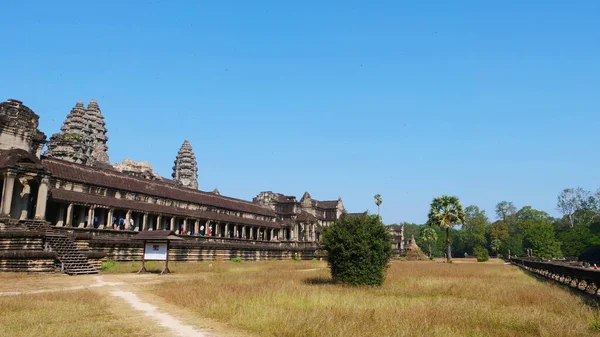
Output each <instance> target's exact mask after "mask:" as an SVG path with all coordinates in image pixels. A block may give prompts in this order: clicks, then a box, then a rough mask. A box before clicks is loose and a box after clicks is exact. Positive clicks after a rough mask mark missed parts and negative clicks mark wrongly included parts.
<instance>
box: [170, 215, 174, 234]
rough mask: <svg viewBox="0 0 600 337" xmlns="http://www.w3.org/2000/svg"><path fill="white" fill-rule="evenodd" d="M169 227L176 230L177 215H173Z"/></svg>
mask: <svg viewBox="0 0 600 337" xmlns="http://www.w3.org/2000/svg"><path fill="white" fill-rule="evenodd" d="M169 229H170V230H172V231H175V217H174V216H172V217H171V223H170V225H169Z"/></svg>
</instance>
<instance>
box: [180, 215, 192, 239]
mask: <svg viewBox="0 0 600 337" xmlns="http://www.w3.org/2000/svg"><path fill="white" fill-rule="evenodd" d="M181 234H187V235H189V234H190V231H189V228H188V221H187V218H185V219H183V233H181Z"/></svg>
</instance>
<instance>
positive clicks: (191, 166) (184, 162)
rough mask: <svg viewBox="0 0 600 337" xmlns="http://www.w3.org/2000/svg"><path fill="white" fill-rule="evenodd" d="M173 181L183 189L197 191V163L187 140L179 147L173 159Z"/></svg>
mask: <svg viewBox="0 0 600 337" xmlns="http://www.w3.org/2000/svg"><path fill="white" fill-rule="evenodd" d="M173 180H175V182H177V184H179V185H181V186H183V187H189V188H193V189H198V163H197V162H196V156H195V155H194V150H192V146H191V145H190V142H189V141H188V140H187V139H186V140H185V141H184V142H183V145H181V148H180V149H179V152H178V153H177V157H176V158H175V166H173Z"/></svg>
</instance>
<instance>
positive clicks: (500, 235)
mask: <svg viewBox="0 0 600 337" xmlns="http://www.w3.org/2000/svg"><path fill="white" fill-rule="evenodd" d="M508 236H509V234H508V224H507V223H506V221H504V220H498V221H496V222H494V223H492V224H491V225H490V237H491V238H492V240H493V239H498V240H505V239H506V238H508Z"/></svg>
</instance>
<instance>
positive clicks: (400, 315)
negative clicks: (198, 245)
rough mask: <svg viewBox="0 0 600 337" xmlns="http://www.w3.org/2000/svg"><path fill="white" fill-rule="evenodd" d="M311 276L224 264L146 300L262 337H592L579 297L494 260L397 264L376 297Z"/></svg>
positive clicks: (286, 266)
mask: <svg viewBox="0 0 600 337" xmlns="http://www.w3.org/2000/svg"><path fill="white" fill-rule="evenodd" d="M191 265H194V266H195V267H196V268H199V267H200V266H199V265H198V264H191ZM223 266H224V267H223ZM230 266H234V267H235V268H230ZM315 266H318V267H325V263H321V262H319V263H318V264H317V263H313V262H310V261H306V262H301V263H298V262H295V261H278V262H257V263H248V264H243V265H240V264H235V265H234V264H227V263H223V264H220V266H219V265H217V267H219V268H221V271H220V272H218V273H212V274H210V275H209V276H208V277H206V275H204V276H203V278H202V279H200V276H196V275H189V277H186V278H185V279H183V280H173V281H168V282H167V283H163V284H160V285H156V286H150V290H151V291H152V292H153V293H155V294H157V295H159V296H160V297H162V298H163V299H165V300H166V301H167V302H170V303H173V304H175V305H178V306H182V307H184V308H187V309H188V310H190V311H194V312H197V313H198V316H199V317H210V318H213V319H217V320H219V321H222V322H224V323H226V324H229V325H231V326H233V327H237V328H242V329H245V330H247V331H249V332H252V333H256V334H259V335H271V336H324V335H326V336H424V335H426V336H444V337H447V336H590V335H595V334H597V333H598V330H597V329H598V323H597V322H599V321H600V315H599V313H598V311H597V310H596V309H593V308H591V307H589V306H587V305H585V304H584V303H583V301H582V300H581V299H580V298H579V297H578V296H576V295H574V294H571V293H569V292H568V291H565V290H564V289H560V288H559V287H556V286H554V285H552V284H547V283H542V282H539V281H537V280H535V279H534V278H532V277H530V276H528V275H526V274H525V273H523V272H522V271H521V270H519V269H518V268H516V267H514V266H507V265H504V264H502V263H500V262H498V261H495V260H491V261H490V262H489V263H486V264H478V263H474V261H473V262H469V261H465V262H463V261H461V262H460V263H453V264H446V263H431V262H416V261H415V262H413V261H406V262H396V261H395V262H392V264H391V267H390V268H389V270H388V274H387V278H386V281H385V283H384V285H383V286H382V287H380V288H372V287H358V288H357V287H345V286H341V285H336V284H333V283H332V282H331V278H330V275H329V270H327V269H318V268H317V270H314V268H315ZM246 268H248V269H246ZM233 273H236V275H234V274H233ZM240 273H243V274H244V275H243V276H241V275H239V274H240ZM240 276H241V277H240ZM200 280H201V281H200ZM199 282H202V286H201V287H199V286H198V284H199ZM207 289H210V291H207Z"/></svg>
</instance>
